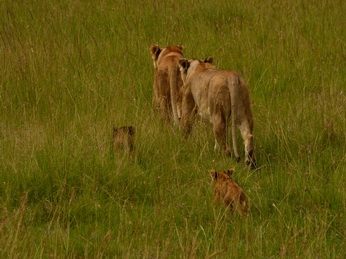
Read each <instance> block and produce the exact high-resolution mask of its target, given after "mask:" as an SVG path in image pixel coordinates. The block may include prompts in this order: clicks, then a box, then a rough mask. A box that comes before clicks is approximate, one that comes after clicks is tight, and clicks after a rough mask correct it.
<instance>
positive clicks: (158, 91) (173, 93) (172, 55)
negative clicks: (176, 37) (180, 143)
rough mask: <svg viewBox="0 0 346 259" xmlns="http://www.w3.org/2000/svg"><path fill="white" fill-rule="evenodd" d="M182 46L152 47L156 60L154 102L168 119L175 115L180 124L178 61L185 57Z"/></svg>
mask: <svg viewBox="0 0 346 259" xmlns="http://www.w3.org/2000/svg"><path fill="white" fill-rule="evenodd" d="M182 49H183V48H182V47H181V46H170V47H166V48H163V49H160V48H159V46H157V45H152V46H151V47H150V49H149V50H150V52H151V54H152V59H153V61H154V85H153V88H154V96H153V103H154V105H155V106H156V107H158V108H159V109H160V110H161V112H162V114H163V117H164V118H165V119H167V120H169V119H170V116H171V115H173V121H174V123H175V124H178V122H179V118H180V117H181V102H182V97H181V96H182V93H181V88H182V85H183V82H182V80H181V76H180V71H179V67H178V61H179V60H180V59H182V58H183V53H182Z"/></svg>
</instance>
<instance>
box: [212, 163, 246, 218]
mask: <svg viewBox="0 0 346 259" xmlns="http://www.w3.org/2000/svg"><path fill="white" fill-rule="evenodd" d="M233 172H234V169H230V170H227V171H218V172H217V171H215V170H211V171H210V174H211V176H212V181H213V184H214V202H218V201H221V202H224V203H225V205H226V206H227V207H228V208H229V209H230V211H231V212H232V211H233V208H235V209H236V210H237V211H238V212H239V213H240V214H243V215H244V214H245V215H248V214H249V206H248V202H247V199H246V196H245V194H244V192H243V189H242V188H241V187H240V186H239V184H238V183H237V182H236V181H234V180H233V179H232V174H233Z"/></svg>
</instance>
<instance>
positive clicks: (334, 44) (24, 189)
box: [0, 0, 346, 258]
mask: <svg viewBox="0 0 346 259" xmlns="http://www.w3.org/2000/svg"><path fill="white" fill-rule="evenodd" d="M345 8H346V6H345V1H327V0H322V1H314V0H309V1H298V0H297V1H289V0H284V1H271V0H265V1H223V0H216V1H210V2H207V1H198V0H185V1H180V0H175V1H171V0H167V1H129V0H127V1H116V2H114V1H107V0H104V1H97V2H95V1H44V0H37V1H20V0H15V1H13V0H5V1H1V2H0V17H1V18H0V36H1V37H0V54H1V58H0V59H1V61H0V109H1V111H0V116H1V117H0V150H1V151H0V247H1V249H0V257H4V258H6V257H10V258H25V257H30V258H32V257H37V258H40V257H45V258H46V257H102V256H104V257H120V258H126V257H129V258H138V257H143V258H167V257H173V258H174V257H184V258H191V257H192V258H193V257H198V258H201V257H202V258H203V257H208V258H209V257H216V258H229V257H231V258H249V257H253V258H260V257H296V256H297V257H308V258H311V257H313V258H316V257H321V258H327V257H328V258H344V256H345V254H346V250H345V247H346V242H345V235H346V233H345V229H346V221H345V207H346V191H345V171H346V170H345V168H346V161H345V160H346V157H345V154H346V135H345V132H346V114H345V110H346V96H345V91H346V90H345V82H346V80H345V75H346V73H345V72H346V71H345V67H346V66H345V65H346V64H345V30H344V27H345V26H344V23H343V20H344V18H343V17H344V16H345ZM153 43H155V44H159V45H160V46H162V47H164V46H167V45H174V44H183V45H185V46H187V47H186V49H185V50H184V54H185V56H186V57H197V58H205V57H207V56H214V57H215V63H216V65H217V67H219V68H221V69H233V70H236V71H238V72H240V73H241V74H242V75H243V76H244V77H245V78H246V80H247V82H248V83H249V88H250V92H251V102H252V109H253V113H254V119H255V131H254V133H255V137H256V156H257V159H258V164H259V166H260V170H258V171H251V170H249V169H248V168H246V167H245V165H243V163H239V164H237V163H235V161H234V160H230V159H227V158H223V157H222V156H221V155H220V154H218V153H214V151H213V136H212V131H211V127H210V125H208V124H205V123H203V122H201V121H197V122H196V125H195V127H194V129H193V134H192V136H191V137H190V138H189V139H188V140H184V139H183V138H182V135H181V134H180V133H179V132H178V131H177V129H176V128H174V127H172V126H170V125H168V124H167V123H165V122H164V121H162V120H161V119H160V115H159V114H157V113H156V112H155V111H154V110H153V108H152V105H151V98H152V84H153V68H152V61H151V57H150V54H149V51H148V47H149V46H150V45H151V44H153ZM129 124H132V125H135V126H136V129H137V132H136V133H137V135H136V155H135V157H134V158H133V159H131V158H128V157H127V156H122V155H119V154H113V153H112V152H111V148H110V146H111V129H112V126H113V125H117V126H122V125H129ZM239 142H240V139H239ZM240 146H241V145H240ZM231 167H234V168H236V172H235V178H236V179H237V181H238V182H239V183H240V184H241V185H242V186H243V188H244V190H245V192H246V193H247V195H248V197H249V200H250V201H251V216H250V217H248V218H242V217H240V216H238V215H229V214H228V213H227V211H226V210H225V209H224V208H222V207H218V206H214V205H213V204H212V202H211V201H212V196H213V190H212V186H211V183H210V178H209V174H208V170H209V169H212V168H214V169H220V170H222V169H229V168H231Z"/></svg>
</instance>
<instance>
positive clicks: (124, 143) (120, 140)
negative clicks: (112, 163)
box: [113, 126, 135, 154]
mask: <svg viewBox="0 0 346 259" xmlns="http://www.w3.org/2000/svg"><path fill="white" fill-rule="evenodd" d="M134 141H135V127H134V126H123V127H119V128H117V127H113V150H114V151H116V152H126V153H130V154H132V153H133V152H134V150H135V145H134V144H135V143H134Z"/></svg>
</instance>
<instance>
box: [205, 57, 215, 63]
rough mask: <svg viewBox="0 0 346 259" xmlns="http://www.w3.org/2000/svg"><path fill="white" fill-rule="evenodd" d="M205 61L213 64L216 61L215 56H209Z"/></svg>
mask: <svg viewBox="0 0 346 259" xmlns="http://www.w3.org/2000/svg"><path fill="white" fill-rule="evenodd" d="M204 62H205V63H210V64H212V63H213V62H214V58H213V57H207V58H206V59H205V60H204Z"/></svg>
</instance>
